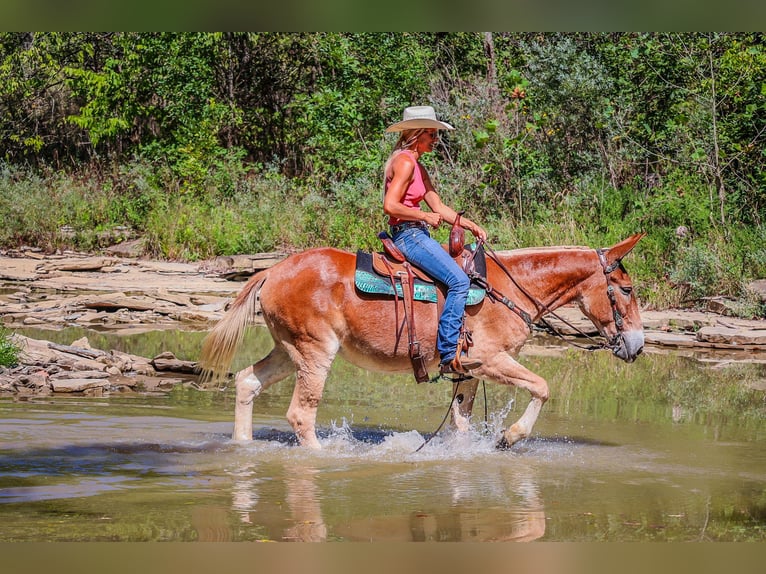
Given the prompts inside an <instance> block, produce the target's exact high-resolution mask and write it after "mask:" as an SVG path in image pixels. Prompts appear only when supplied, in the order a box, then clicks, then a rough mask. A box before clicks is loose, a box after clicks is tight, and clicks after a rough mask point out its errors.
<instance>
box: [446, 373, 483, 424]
mask: <svg viewBox="0 0 766 574" xmlns="http://www.w3.org/2000/svg"><path fill="white" fill-rule="evenodd" d="M455 384H457V385H458V388H457V389H455V399H454V400H453V401H452V405H451V407H450V413H451V422H452V426H454V427H455V428H456V429H457V430H458V431H460V432H465V431H467V430H468V429H469V428H470V424H471V413H472V412H473V402H474V400H475V399H476V389H477V388H478V386H479V379H468V380H467V381H463V382H461V383H455Z"/></svg>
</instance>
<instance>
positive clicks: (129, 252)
mask: <svg viewBox="0 0 766 574" xmlns="http://www.w3.org/2000/svg"><path fill="white" fill-rule="evenodd" d="M144 243H145V242H144V240H143V239H131V240H129V241H123V242H121V243H118V244H116V245H112V246H110V247H107V248H106V249H105V251H106V252H107V253H109V254H110V255H116V256H117V257H128V258H132V259H135V258H137V257H140V256H141V255H143V253H144Z"/></svg>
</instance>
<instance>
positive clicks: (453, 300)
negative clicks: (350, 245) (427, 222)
mask: <svg viewBox="0 0 766 574" xmlns="http://www.w3.org/2000/svg"><path fill="white" fill-rule="evenodd" d="M392 238H393V240H394V244H395V245H396V246H397V247H398V248H399V250H400V251H401V252H402V253H403V254H404V256H405V257H406V258H407V261H409V262H410V263H412V264H413V265H415V266H417V267H419V268H420V269H422V270H423V271H425V272H426V273H428V274H429V275H430V276H431V277H433V278H434V279H435V280H437V281H439V282H441V283H443V284H444V285H445V286H446V287H447V296H446V298H445V300H444V309H443V310H442V314H441V317H439V330H438V333H437V337H436V350H437V351H439V356H440V357H441V359H440V362H441V363H444V362H447V361H451V360H452V359H453V358H454V357H455V351H456V349H457V340H458V337H459V335H460V326H461V325H462V323H463V313H464V312H465V302H466V299H468V289H469V287H470V285H471V282H470V280H469V279H468V276H467V275H466V274H465V272H464V271H463V270H462V269H461V268H460V266H459V265H458V264H457V263H455V260H454V259H452V257H450V256H449V253H447V251H446V250H445V249H444V248H443V247H442V246H441V245H439V242H438V241H436V240H435V239H432V238H431V235H430V234H429V233H428V229H427V228H425V227H408V228H406V229H403V230H402V231H399V232H393V234H392Z"/></svg>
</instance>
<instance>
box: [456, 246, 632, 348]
mask: <svg viewBox="0 0 766 574" xmlns="http://www.w3.org/2000/svg"><path fill="white" fill-rule="evenodd" d="M482 245H483V246H484V249H485V251H486V252H487V254H488V255H489V257H490V258H491V259H492V260H493V261H494V262H495V263H497V265H498V267H500V269H501V270H502V271H503V273H505V275H506V276H507V277H508V279H510V280H511V282H512V283H513V284H514V285H515V286H516V288H517V289H518V290H519V291H521V293H522V294H523V295H524V296H525V297H526V298H527V299H529V300H530V301H531V302H532V304H533V305H534V306H535V307H536V309H537V311H538V312H539V313H540V319H539V320H540V322H541V323H542V324H543V325H544V328H545V330H547V331H548V332H550V333H551V334H552V335H554V336H556V337H559V338H561V339H563V340H567V339H566V337H565V336H564V335H563V334H562V333H561V332H559V331H558V330H557V329H555V328H554V327H553V326H552V325H551V324H550V323H548V322H547V321H546V320H545V316H546V315H550V316H552V317H555V318H556V319H558V320H559V321H561V322H562V323H564V324H565V325H567V326H568V327H569V328H570V329H572V330H573V331H575V332H576V333H577V334H578V335H580V336H582V337H584V338H586V339H588V340H589V341H591V342H592V343H593V344H592V345H588V346H584V345H578V344H577V343H574V342H572V341H568V342H569V343H570V344H572V345H574V346H575V347H578V348H581V349H586V350H588V351H594V350H597V349H608V350H610V351H612V352H615V351H616V350H617V349H619V348H620V346H621V345H622V342H623V333H624V326H625V321H624V319H623V316H622V313H620V311H619V309H617V297H616V295H615V289H614V285H613V284H612V280H611V277H610V276H611V274H612V273H613V272H614V271H615V270H617V269H620V268H621V267H622V260H621V259H617V260H616V261H614V262H613V263H612V264H611V265H607V262H606V255H605V254H606V250H605V249H596V254H597V255H598V260H599V262H600V263H601V267H602V269H603V270H604V277H605V278H606V296H607V298H608V299H609V305H610V306H611V308H612V316H613V317H614V325H615V328H616V330H617V333H616V334H615V335H614V336H613V337H609V338H606V337H605V339H606V342H601V341H599V340H598V339H595V338H593V337H591V336H590V335H588V334H587V333H585V332H584V331H583V330H582V329H580V328H578V327H577V326H575V325H573V324H572V323H571V322H569V321H567V320H566V319H564V318H563V317H561V316H560V315H558V314H556V313H555V312H554V311H553V310H552V309H551V308H550V307H548V305H546V304H545V303H543V302H542V301H540V300H539V299H537V298H536V297H534V296H533V295H531V294H530V293H529V291H527V290H526V289H525V288H524V287H523V286H522V285H521V284H519V282H518V281H516V279H515V278H514V277H513V275H511V272H510V271H509V270H508V268H507V267H506V266H505V265H504V264H503V262H502V261H500V259H499V257H498V256H497V254H496V253H495V251H494V249H492V247H491V246H490V245H488V244H487V242H486V241H482V240H479V241H478V243H477V247H476V249H477V250H478V248H479V247H481V246H482ZM475 253H476V250H474V254H475ZM469 278H470V279H471V281H472V282H474V283H476V284H477V285H478V286H479V287H481V288H482V289H484V290H485V291H486V293H487V296H489V297H490V298H491V299H493V300H494V301H497V302H499V303H501V304H503V305H504V306H505V307H507V308H508V309H510V310H511V311H513V312H514V313H516V314H517V315H518V316H519V317H521V319H522V320H523V321H524V323H526V325H527V328H528V329H529V331H530V332H532V331H533V330H534V324H533V322H532V317H531V316H530V315H529V313H527V312H526V311H524V310H523V309H521V308H520V307H519V306H518V305H517V304H516V303H514V302H513V301H511V300H510V299H509V298H508V297H506V296H505V295H503V294H502V293H500V292H499V291H498V290H497V289H495V288H494V287H492V285H490V284H489V282H488V281H487V280H486V278H484V277H481V276H479V275H478V274H476V273H472V274H470V275H469Z"/></svg>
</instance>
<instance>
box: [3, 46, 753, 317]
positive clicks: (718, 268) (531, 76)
mask: <svg viewBox="0 0 766 574" xmlns="http://www.w3.org/2000/svg"><path fill="white" fill-rule="evenodd" d="M764 77H766V43H764V37H763V35H762V34H745V33H722V34H718V33H689V34H657V33H651V34H620V33H609V34H602V33H554V34H535V33H469V32H466V33H381V34H369V33H362V34H352V33H268V32H266V33H231V32H226V33H124V32H120V33H71V32H61V33H53V32H51V33H9V32H6V33H0V141H3V150H2V158H0V160H2V162H3V163H2V164H0V216H1V217H2V221H3V224H4V225H3V226H2V228H0V244H2V245H19V244H23V243H30V244H37V245H40V246H43V247H45V248H46V249H49V250H55V249H60V248H65V247H75V248H79V249H98V248H100V247H103V246H105V245H106V244H107V243H109V242H112V241H114V240H115V238H116V237H117V235H118V234H117V233H116V231H117V230H123V231H121V232H120V233H122V236H124V235H126V234H127V235H128V236H138V235H141V236H143V237H144V238H145V239H146V249H147V253H148V254H151V255H155V256H160V257H168V258H184V259H202V258H207V257H211V256H215V255H219V254H225V253H235V252H254V251H267V250H276V249H286V250H292V249H301V248H305V247H311V246H313V245H317V244H330V245H334V246H337V247H342V248H346V249H354V248H357V247H367V248H372V247H377V239H376V237H375V233H376V232H377V231H379V230H380V229H382V228H384V226H385V217H384V216H383V214H382V210H381V207H380V187H381V168H382V165H383V163H384V162H385V159H386V157H387V156H388V154H389V153H390V150H391V146H392V145H393V142H394V139H395V137H396V136H395V135H392V134H384V128H385V126H386V125H387V124H389V123H391V122H393V121H395V120H398V119H399V118H400V117H401V110H402V108H403V107H405V106H406V105H410V104H429V103H430V104H432V105H434V107H435V108H436V109H437V113H438V114H439V116H440V117H442V118H443V119H445V120H447V121H449V122H450V123H452V124H453V125H455V127H456V129H455V130H454V131H451V132H444V133H443V134H442V143H441V144H440V147H439V148H438V149H437V153H435V154H432V155H431V156H430V157H426V158H424V159H423V161H424V163H426V164H427V165H428V169H429V173H430V174H431V176H432V178H433V179H434V181H435V183H436V186H437V189H438V190H439V192H440V194H441V195H442V198H443V199H444V201H445V202H446V203H448V204H449V205H451V206H453V207H455V208H456V209H465V210H467V211H468V213H469V216H470V217H471V218H473V219H475V220H478V221H481V222H482V223H484V224H485V227H487V228H488V229H489V230H490V233H491V239H492V241H494V242H496V243H497V244H499V246H500V247H501V248H508V247H518V246H525V245H532V244H554V243H555V244H564V243H567V244H568V243H578V244H591V245H593V244H598V245H608V244H611V243H613V242H615V241H617V240H620V239H622V238H623V237H625V236H627V235H628V234H630V233H634V232H636V231H641V230H643V231H646V232H648V234H649V235H648V236H647V237H646V238H645V239H644V240H643V241H642V242H641V244H640V247H639V249H638V250H637V255H639V254H640V256H636V257H634V258H633V259H634V262H633V263H632V265H631V269H632V270H633V272H634V276H635V277H636V278H637V280H638V281H637V283H639V285H640V287H639V292H640V294H641V296H642V298H643V299H644V300H645V301H647V302H648V303H649V304H654V305H663V304H680V303H682V302H684V301H686V300H690V299H691V300H693V299H698V298H700V297H703V296H708V295H711V294H726V295H729V296H730V297H736V298H739V299H740V300H741V301H742V309H743V311H742V313H743V314H748V313H753V312H755V311H754V309H756V307H757V305H755V304H754V303H753V297H752V294H748V292H747V289H746V287H745V285H746V279H745V278H759V277H763V276H766V269H764V260H766V254H764V248H763V245H764V244H766V241H764V239H765V238H764V234H763V226H764V224H765V223H766V222H764V220H763V217H764V213H766V195H764V194H765V193H766V192H765V191H764V190H766V172H764V167H763V166H764V161H763V159H764V154H765V153H766V152H764V143H765V142H766V131H764V130H763V125H766V88H764V84H763V78H764ZM125 229H127V232H126V233H125V232H124V230H125ZM680 230H685V231H684V232H683V233H681V231H680ZM436 236H437V237H438V238H440V239H444V238H445V236H446V230H445V229H440V230H438V231H437V232H436ZM746 309H750V310H749V311H747V310H746Z"/></svg>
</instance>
